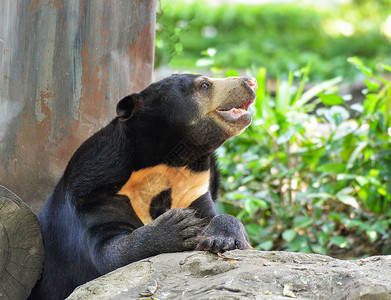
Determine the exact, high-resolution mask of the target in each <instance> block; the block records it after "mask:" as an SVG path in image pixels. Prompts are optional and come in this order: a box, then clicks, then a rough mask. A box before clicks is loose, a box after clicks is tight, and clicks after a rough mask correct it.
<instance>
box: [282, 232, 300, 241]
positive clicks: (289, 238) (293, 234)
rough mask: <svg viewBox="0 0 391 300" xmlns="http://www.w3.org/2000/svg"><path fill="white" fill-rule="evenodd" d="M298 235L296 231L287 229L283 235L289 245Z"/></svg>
mask: <svg viewBox="0 0 391 300" xmlns="http://www.w3.org/2000/svg"><path fill="white" fill-rule="evenodd" d="M296 235H297V232H296V230H294V229H287V230H285V231H284V232H283V233H282V238H283V239H284V240H286V241H287V242H288V243H289V242H291V241H292V240H293V239H294V238H295V237H296Z"/></svg>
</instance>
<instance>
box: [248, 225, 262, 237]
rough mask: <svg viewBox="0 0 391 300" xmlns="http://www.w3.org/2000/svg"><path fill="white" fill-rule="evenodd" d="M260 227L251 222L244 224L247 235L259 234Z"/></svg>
mask: <svg viewBox="0 0 391 300" xmlns="http://www.w3.org/2000/svg"><path fill="white" fill-rule="evenodd" d="M260 229H261V226H260V225H258V224H254V223H251V224H248V225H246V231H247V234H248V235H249V237H252V236H259V232H260Z"/></svg>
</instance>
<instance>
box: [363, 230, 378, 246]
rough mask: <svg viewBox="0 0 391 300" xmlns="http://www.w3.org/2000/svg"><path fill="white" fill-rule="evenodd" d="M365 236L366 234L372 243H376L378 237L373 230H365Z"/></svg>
mask: <svg viewBox="0 0 391 300" xmlns="http://www.w3.org/2000/svg"><path fill="white" fill-rule="evenodd" d="M366 234H367V236H368V237H369V239H370V240H371V242H372V243H374V242H376V240H377V237H378V234H377V232H376V231H374V230H367V231H366Z"/></svg>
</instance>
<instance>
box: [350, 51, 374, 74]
mask: <svg viewBox="0 0 391 300" xmlns="http://www.w3.org/2000/svg"><path fill="white" fill-rule="evenodd" d="M348 62H349V63H351V64H352V65H354V66H356V67H357V68H358V69H359V70H360V71H361V72H363V73H364V74H365V75H366V76H368V77H372V75H373V72H372V70H371V69H370V68H368V67H367V66H365V65H364V63H363V62H362V61H361V60H360V59H359V58H358V57H357V56H353V57H349V58H348Z"/></svg>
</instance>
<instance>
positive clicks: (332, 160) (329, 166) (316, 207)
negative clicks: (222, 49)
mask: <svg viewBox="0 0 391 300" xmlns="http://www.w3.org/2000/svg"><path fill="white" fill-rule="evenodd" d="M349 61H350V63H352V64H353V65H354V66H356V67H357V68H359V69H360V70H361V71H362V72H363V73H364V74H365V75H366V76H367V79H366V80H365V82H366V85H367V87H368V88H367V89H366V90H365V91H364V93H365V100H364V102H363V104H359V103H354V104H350V102H349V101H347V100H344V99H345V98H346V99H347V97H345V96H341V95H338V94H337V92H338V85H337V84H338V83H339V82H340V81H341V78H339V77H337V78H334V79H331V80H328V81H324V82H321V83H319V84H317V85H314V86H312V87H311V88H309V89H308V90H305V85H306V83H307V81H308V78H309V72H310V66H309V65H307V66H306V67H304V68H302V69H301V70H299V71H297V72H295V73H293V72H290V73H289V75H288V77H287V79H285V80H278V81H277V84H276V85H277V89H276V93H275V95H271V94H270V92H268V82H269V81H268V80H267V76H266V75H267V74H266V69H265V68H260V69H259V70H258V73H257V74H256V77H257V80H258V85H259V88H258V90H257V100H256V103H255V106H254V110H255V111H254V112H253V117H254V121H253V124H252V125H251V126H250V127H249V128H248V129H247V130H246V131H245V132H244V133H243V134H242V135H240V136H238V137H236V138H235V139H232V140H229V141H227V142H226V143H225V145H224V147H223V148H221V152H220V157H221V159H220V160H221V167H222V168H221V169H222V171H223V176H224V178H223V190H224V193H223V197H222V201H221V202H219V210H220V211H221V212H227V213H232V214H234V215H236V216H237V217H238V218H239V219H241V220H242V221H243V223H244V224H245V226H246V229H247V231H248V233H249V237H250V239H251V242H252V244H253V245H254V246H255V247H256V248H257V249H264V250H270V249H286V250H289V251H302V252H306V253H309V252H316V253H321V254H333V253H334V254H335V255H337V254H338V251H339V249H345V254H346V255H347V256H352V257H355V256H362V255H366V254H375V253H374V251H376V253H391V249H390V248H387V243H386V241H387V240H389V239H390V235H391V147H390V140H391V119H390V117H391V116H390V112H391V82H390V81H388V80H387V79H386V78H383V77H380V76H378V75H376V73H375V72H374V71H373V70H372V69H371V68H369V67H367V66H366V65H364V64H363V63H362V61H361V60H360V59H358V58H357V57H352V58H350V59H349ZM384 69H385V70H388V71H390V70H391V68H390V66H387V65H384ZM232 74H233V73H232V71H231V73H230V75H232ZM357 112H359V113H360V116H359V117H358V118H353V117H352V114H353V113H356V114H357ZM365 244H371V245H372V248H370V249H369V250H368V249H366V248H365V247H364V248H365V249H364V248H363V247H361V248H360V247H357V245H365ZM375 245H377V246H376V247H377V248H376V247H375ZM388 247H389V246H388ZM374 248H376V249H374ZM346 249H350V252H346V251H347V250H346ZM347 253H348V254H347Z"/></svg>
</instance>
